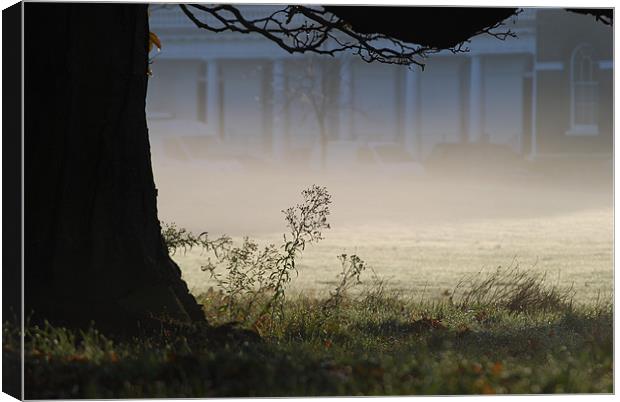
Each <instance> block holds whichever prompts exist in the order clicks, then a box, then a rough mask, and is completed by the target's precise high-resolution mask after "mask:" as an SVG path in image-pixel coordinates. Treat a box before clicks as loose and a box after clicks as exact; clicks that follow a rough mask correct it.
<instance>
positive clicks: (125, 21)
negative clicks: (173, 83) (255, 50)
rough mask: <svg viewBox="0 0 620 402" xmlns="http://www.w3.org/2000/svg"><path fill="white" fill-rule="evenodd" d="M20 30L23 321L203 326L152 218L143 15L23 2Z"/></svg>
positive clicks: (105, 7)
mask: <svg viewBox="0 0 620 402" xmlns="http://www.w3.org/2000/svg"><path fill="white" fill-rule="evenodd" d="M24 20H25V118H24V120H25V138H24V141H25V144H24V148H25V166H24V168H25V172H24V173H25V201H24V202H25V225H24V226H25V272H24V274H25V296H24V297H25V307H26V314H27V315H28V314H33V315H34V317H35V318H39V319H41V318H46V319H49V320H51V321H54V322H57V323H60V324H65V325H77V326H80V325H84V324H88V323H89V322H90V321H94V322H95V323H96V324H97V325H102V326H107V327H108V328H111V329H114V328H115V327H121V326H125V325H132V324H134V323H135V322H136V321H137V320H141V319H147V317H149V316H151V315H155V316H168V317H169V318H172V319H176V320H179V321H183V322H191V321H200V320H204V315H203V313H202V311H201V309H200V306H199V305H198V304H197V303H196V301H195V299H194V298H193V297H192V296H191V294H190V293H189V291H188V289H187V286H186V284H185V283H184V282H183V281H182V279H181V271H180V269H179V268H178V266H177V265H176V264H175V263H174V262H173V261H172V260H171V259H170V257H169V256H168V252H167V249H166V247H165V245H164V243H163V241H162V237H161V230H160V224H159V221H158V219H157V206H156V197H157V189H156V188H155V183H154V181H153V173H152V168H151V157H150V147H149V140H148V130H147V125H146V114H145V98H146V88H147V81H148V77H147V68H148V49H147V46H148V34H149V28H148V15H147V6H146V5H137V4H135V5H127V4H77V3H73V4H60V3H57V4H41V3H26V4H25V18H24ZM119 329H120V328H119Z"/></svg>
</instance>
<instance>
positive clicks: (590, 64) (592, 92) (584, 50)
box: [569, 44, 598, 135]
mask: <svg viewBox="0 0 620 402" xmlns="http://www.w3.org/2000/svg"><path fill="white" fill-rule="evenodd" d="M570 81H571V82H570V84H571V110H570V118H571V127H570V131H569V134H572V135H597V134H598V81H596V79H595V75H594V61H593V49H592V46H590V45H588V44H582V45H579V46H577V47H576V48H575V50H573V53H572V55H571V64H570Z"/></svg>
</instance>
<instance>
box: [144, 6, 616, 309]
mask: <svg viewBox="0 0 620 402" xmlns="http://www.w3.org/2000/svg"><path fill="white" fill-rule="evenodd" d="M256 10H257V11H256V12H258V10H259V8H257V9H256ZM176 12H177V11H171V10H167V9H163V10H160V11H158V13H159V14H157V13H154V14H153V15H154V17H153V19H152V23H151V29H152V30H153V31H155V32H156V33H157V34H158V35H159V36H160V37H161V39H162V43H163V44H164V46H163V50H162V52H161V54H160V55H158V56H157V57H156V58H154V59H153V60H154V61H153V63H152V71H153V77H151V79H150V82H149V93H148V99H147V103H148V104H147V112H148V113H147V115H148V119H149V130H150V137H151V152H152V162H153V170H154V174H155V181H156V185H157V187H158V209H159V217H160V220H161V221H162V222H168V223H169V222H175V223H176V224H177V225H178V226H180V227H185V228H187V229H189V230H191V231H193V232H195V233H201V232H204V231H207V232H208V233H209V234H212V235H214V236H217V235H220V234H227V235H230V236H232V237H234V238H238V239H239V238H242V237H243V236H250V237H252V238H256V239H258V240H259V241H260V242H262V243H265V244H267V243H278V242H279V241H280V240H281V239H282V234H283V233H286V231H287V228H286V226H285V222H284V219H283V218H284V216H283V214H282V210H283V209H285V208H288V207H290V206H294V205H295V204H297V203H299V202H300V201H301V199H300V193H301V191H302V190H303V189H305V188H307V187H309V186H311V185H313V184H316V185H320V186H325V187H326V188H327V190H328V191H329V193H330V194H331V195H332V201H333V204H332V205H331V207H330V209H331V215H330V218H329V221H330V223H331V227H332V228H331V229H330V230H328V231H326V232H325V233H324V237H325V239H324V240H323V241H322V242H321V243H320V244H316V245H313V246H311V247H308V249H307V250H305V251H304V256H303V258H302V259H301V264H300V269H299V271H300V275H299V277H298V278H297V279H296V280H295V281H294V283H293V285H294V286H295V287H296V288H297V289H299V290H300V291H321V290H323V289H325V287H326V286H327V285H328V284H329V283H331V282H330V281H331V279H333V277H335V276H336V274H337V265H338V263H337V260H336V258H335V257H336V255H338V254H342V253H348V254H351V253H355V254H358V255H360V256H361V257H362V258H363V259H365V260H366V261H367V262H368V263H369V264H370V265H371V266H372V267H373V269H375V271H376V272H377V273H378V274H381V275H382V276H384V277H386V278H393V282H394V283H393V287H394V288H400V289H403V290H406V291H408V292H411V293H415V292H418V293H419V292H420V290H421V289H422V288H423V289H425V292H430V294H432V295H438V294H440V292H441V291H443V290H445V289H447V288H449V287H450V286H453V285H454V284H455V283H456V282H457V281H458V280H459V278H461V277H462V276H463V275H464V274H467V273H471V272H477V271H480V270H484V269H493V268H495V267H497V266H500V265H504V266H506V265H510V264H520V265H522V266H524V267H527V268H530V269H536V270H540V271H541V272H547V273H550V275H553V276H554V278H556V277H557V280H558V281H560V282H561V283H563V284H566V285H570V284H575V286H576V287H577V288H579V290H580V297H584V298H586V299H587V298H593V297H595V296H596V294H597V293H599V292H600V291H605V292H609V291H611V288H612V285H611V283H612V281H611V278H612V275H613V268H612V250H613V249H612V238H613V223H612V222H613V219H612V218H613V206H612V205H613V204H612V202H613V200H612V196H613V192H612V181H611V180H612V174H611V171H612V153H611V152H612V147H611V145H612V138H613V137H612V133H613V130H612V123H613V115H612V111H611V109H612V108H611V105H612V103H613V102H612V100H613V96H612V93H611V90H610V89H609V88H610V87H611V85H608V84H609V83H611V77H612V72H613V63H612V62H611V48H612V46H611V43H612V41H611V30H609V29H607V27H602V26H600V24H599V25H597V24H596V22H595V21H594V20H593V19H591V18H589V17H587V16H583V15H569V13H566V12H565V11H563V10H553V9H544V10H542V9H541V10H536V9H526V10H525V12H524V13H523V14H522V15H521V16H520V17H519V18H518V19H517V20H516V21H515V24H514V26H512V29H514V30H515V31H516V32H517V33H518V36H517V38H509V39H507V40H506V41H499V40H497V39H495V38H492V37H477V38H475V39H473V40H472V41H471V43H470V44H469V49H470V50H469V52H467V53H461V54H451V53H449V52H448V53H441V54H439V55H433V56H431V57H430V58H429V59H428V60H426V66H425V69H424V71H422V70H421V69H419V68H417V67H410V68H407V67H406V66H392V65H382V64H380V63H370V64H368V63H364V62H362V61H360V60H357V59H355V58H354V57H351V55H346V54H345V55H341V56H339V57H336V58H331V57H324V58H323V57H316V56H303V57H297V56H287V55H286V54H284V53H283V52H282V51H281V50H280V49H278V48H277V47H275V46H270V44H269V43H265V41H264V40H263V39H261V38H256V37H252V36H248V37H246V36H239V35H234V34H230V35H228V36H227V37H226V38H225V39H222V38H223V37H222V36H218V34H209V33H206V32H200V35H199V36H196V35H197V34H196V32H194V31H192V30H193V29H195V28H194V27H192V26H191V25H187V24H188V22H184V23H180V22H175V21H177V20H174V19H173V18H172V17H174V16H175V15H176V14H175V13H176ZM158 24H159V25H158ZM175 24H176V25H175ZM184 24H185V25H184ZM567 26H570V27H571V30H572V31H571V32H576V34H575V35H577V33H578V34H579V36H578V37H577V36H575V35H572V34H567V33H565V32H564V31H562V30H563V29H566V27H567ZM563 32H564V33H563ZM584 43H585V44H584ZM166 49H167V50H166ZM250 49H251V53H247V52H250ZM190 50H191V52H190ZM248 54H249V55H248ZM583 66H585V67H583ZM174 258H175V259H176V260H177V261H178V262H179V264H180V265H181V268H182V270H183V275H184V277H185V279H186V280H187V281H188V283H189V284H190V287H191V288H192V289H193V291H194V292H198V293H199V292H201V291H204V290H205V289H207V288H208V287H209V286H211V285H212V283H211V282H210V281H209V278H208V275H207V274H206V273H204V272H202V271H201V270H200V265H201V261H203V260H204V258H203V257H201V255H200V253H199V252H195V251H191V252H189V253H188V254H184V255H176V256H175V257H174ZM329 278H331V279H329ZM427 295H428V294H427Z"/></svg>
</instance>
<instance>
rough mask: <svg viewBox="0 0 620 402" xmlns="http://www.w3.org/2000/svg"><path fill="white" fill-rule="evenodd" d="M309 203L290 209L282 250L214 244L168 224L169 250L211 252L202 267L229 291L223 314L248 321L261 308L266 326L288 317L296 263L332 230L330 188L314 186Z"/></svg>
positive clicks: (222, 240) (259, 320)
mask: <svg viewBox="0 0 620 402" xmlns="http://www.w3.org/2000/svg"><path fill="white" fill-rule="evenodd" d="M302 196H303V201H302V202H301V203H300V204H298V205H296V206H295V207H291V208H288V209H286V210H284V211H282V212H283V213H284V216H285V221H286V225H287V227H288V229H289V233H288V234H285V235H284V242H283V243H282V244H281V245H280V246H279V247H277V246H275V245H273V244H270V245H268V246H266V247H263V248H261V247H260V246H259V245H258V244H257V243H256V242H255V241H253V240H251V239H249V238H247V237H246V238H244V240H243V243H242V244H241V245H240V246H235V244H234V242H233V241H232V239H231V238H230V237H228V236H222V237H219V238H217V239H215V240H211V239H210V238H209V237H208V234H207V233H206V232H204V233H201V234H200V235H199V236H194V235H193V234H192V233H190V232H188V231H187V230H185V229H179V228H177V227H176V225H174V224H172V225H165V226H164V229H163V232H162V235H163V238H164V241H165V242H166V244H167V246H168V250H169V251H170V252H171V253H172V254H174V252H176V251H177V249H183V250H184V251H186V250H188V249H191V248H193V247H200V248H202V249H203V251H205V252H206V253H208V254H209V256H208V258H207V262H206V264H205V265H203V266H202V267H201V268H202V270H203V271H208V272H209V273H210V274H211V277H212V278H213V279H214V280H215V281H216V283H217V285H218V287H219V288H220V290H222V292H223V304H222V306H221V308H222V310H224V311H226V312H227V314H228V317H229V319H231V320H236V321H241V322H245V321H247V320H248V319H249V318H250V316H251V315H253V314H252V313H253V312H255V310H257V308H256V306H257V304H258V303H259V302H263V305H262V307H261V308H260V309H258V313H257V314H256V317H255V321H254V324H256V325H255V326H264V325H263V324H264V323H265V322H273V320H274V318H282V317H283V314H284V309H283V306H284V300H285V289H286V286H287V284H288V283H290V281H291V275H292V274H293V273H295V272H297V267H296V259H297V257H298V256H299V255H300V254H301V252H302V251H303V250H304V248H305V247H306V245H307V244H311V243H316V242H318V241H320V240H321V239H322V238H323V234H322V231H323V230H324V229H329V227H330V226H329V223H328V222H327V217H328V216H329V214H330V212H329V205H330V204H331V196H330V194H329V193H328V192H327V189H326V188H325V187H319V186H316V185H314V186H312V187H310V188H308V189H306V190H304V191H303V192H302Z"/></svg>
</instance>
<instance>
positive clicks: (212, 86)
mask: <svg viewBox="0 0 620 402" xmlns="http://www.w3.org/2000/svg"><path fill="white" fill-rule="evenodd" d="M206 114H207V126H208V127H209V130H210V132H211V134H212V135H215V136H216V137H220V138H222V137H223V136H224V133H223V131H222V122H221V118H222V115H221V98H220V74H219V66H218V62H217V60H215V59H210V60H208V61H207V113H206Z"/></svg>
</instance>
